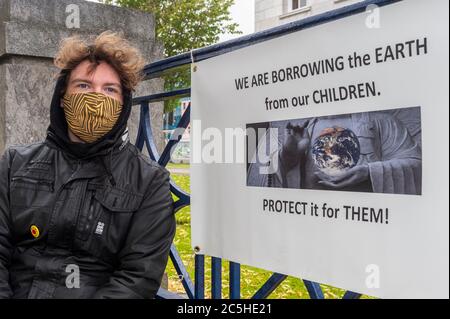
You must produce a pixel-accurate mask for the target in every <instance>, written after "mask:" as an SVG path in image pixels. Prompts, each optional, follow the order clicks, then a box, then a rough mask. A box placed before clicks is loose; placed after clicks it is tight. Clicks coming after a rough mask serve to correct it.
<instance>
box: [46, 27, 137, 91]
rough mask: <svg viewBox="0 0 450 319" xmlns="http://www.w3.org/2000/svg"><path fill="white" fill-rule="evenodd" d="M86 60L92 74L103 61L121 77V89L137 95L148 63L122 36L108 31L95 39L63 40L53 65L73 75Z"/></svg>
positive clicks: (77, 37)
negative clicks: (122, 87) (72, 72)
mask: <svg viewBox="0 0 450 319" xmlns="http://www.w3.org/2000/svg"><path fill="white" fill-rule="evenodd" d="M84 60H89V61H90V62H92V66H91V68H90V70H89V72H92V71H93V70H94V69H95V68H96V66H97V65H98V64H99V63H100V62H101V61H104V62H106V63H108V64H109V65H111V66H112V67H113V68H114V69H115V70H116V72H117V73H118V74H119V77H120V79H121V82H122V85H123V86H124V87H125V88H126V89H128V90H130V91H134V90H135V88H136V86H137V85H138V83H139V82H140V81H141V80H142V78H143V74H142V70H143V68H144V65H145V61H144V59H143V57H142V55H141V53H140V52H139V50H138V49H137V48H135V47H133V46H132V45H131V44H130V43H129V42H128V41H127V40H126V39H124V37H123V36H122V35H121V34H118V33H115V32H112V31H105V32H103V33H101V34H100V35H98V36H97V37H96V38H95V39H92V38H90V39H82V38H81V37H80V36H77V35H76V36H72V37H69V38H66V39H64V40H62V42H61V44H60V47H59V51H58V53H57V54H56V57H55V60H54V64H55V66H56V67H58V68H59V69H61V70H62V71H65V72H69V73H70V72H71V71H72V70H73V69H74V68H76V67H77V66H78V65H79V64H80V63H81V62H83V61H84Z"/></svg>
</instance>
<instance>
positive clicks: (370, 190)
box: [191, 0, 449, 298]
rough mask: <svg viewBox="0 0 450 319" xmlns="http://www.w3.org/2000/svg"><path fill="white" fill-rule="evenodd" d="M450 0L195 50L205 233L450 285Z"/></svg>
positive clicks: (196, 200)
mask: <svg viewBox="0 0 450 319" xmlns="http://www.w3.org/2000/svg"><path fill="white" fill-rule="evenodd" d="M448 7H449V2H448V1H444V0H431V1H422V0H405V1H401V2H397V3H393V4H389V5H386V6H383V7H380V8H375V7H372V8H370V10H368V11H367V12H364V13H358V14H354V15H351V16H348V17H345V18H342V19H339V20H334V21H331V22H327V23H323V24H320V25H317V26H314V27H311V28H307V29H304V30H301V31H297V32H295V33H291V34H288V35H284V36H281V37H278V38H276V39H272V40H269V41H265V42H262V43H259V44H255V45H252V46H249V47H246V48H243V49H239V50H237V51H233V52H230V53H227V54H223V55H220V56H218V57H215V58H211V59H208V60H205V61H201V62H199V63H195V72H193V76H192V105H193V107H192V120H191V125H192V135H191V139H192V158H191V160H192V167H191V191H192V246H193V247H198V248H199V249H200V253H201V254H205V255H210V256H216V257H222V258H224V259H227V260H231V261H234V262H238V263H241V264H244V265H251V266H255V267H259V268H263V269H267V270H270V271H274V272H278V273H282V274H286V275H292V276H295V277H299V278H302V279H307V280H311V281H315V282H320V283H326V284H330V285H334V286H336V287H340V288H344V289H348V290H352V291H355V292H359V293H365V294H368V295H372V296H378V297H383V298H391V297H393V298H400V297H412V298H416V297H445V298H448V295H449V199H448V198H449V197H448V193H449V181H448V177H449V142H448V136H449V135H448V134H449V123H448V118H449V93H448V92H449V91H448V87H449V80H448V79H449V78H448V75H449V74H448V66H449V65H448V61H449V47H448V43H449V42H448V37H449V34H448V32H449V31H448V21H449V16H448V15H449V13H448V12H449V10H448V9H449V8H448Z"/></svg>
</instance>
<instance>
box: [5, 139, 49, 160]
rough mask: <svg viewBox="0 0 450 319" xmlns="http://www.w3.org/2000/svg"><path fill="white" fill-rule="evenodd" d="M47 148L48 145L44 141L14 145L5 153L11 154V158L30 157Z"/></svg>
mask: <svg viewBox="0 0 450 319" xmlns="http://www.w3.org/2000/svg"><path fill="white" fill-rule="evenodd" d="M45 147H46V145H45V142H43V141H41V142H36V143H31V144H12V145H10V146H8V147H7V148H6V150H5V153H7V154H9V155H10V156H11V157H16V156H20V157H29V156H33V155H34V154H36V152H39V151H40V150H42V149H43V148H45Z"/></svg>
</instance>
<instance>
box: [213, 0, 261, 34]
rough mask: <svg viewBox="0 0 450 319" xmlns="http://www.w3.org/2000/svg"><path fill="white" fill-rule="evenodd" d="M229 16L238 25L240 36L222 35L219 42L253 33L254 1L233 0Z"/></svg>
mask: <svg viewBox="0 0 450 319" xmlns="http://www.w3.org/2000/svg"><path fill="white" fill-rule="evenodd" d="M231 16H232V18H233V20H234V22H237V23H238V24H239V30H241V31H242V32H243V33H242V34H241V35H229V34H226V35H223V36H221V37H220V41H226V40H230V39H233V38H237V37H240V36H243V35H246V34H250V33H253V32H255V0H234V5H233V6H232V7H231Z"/></svg>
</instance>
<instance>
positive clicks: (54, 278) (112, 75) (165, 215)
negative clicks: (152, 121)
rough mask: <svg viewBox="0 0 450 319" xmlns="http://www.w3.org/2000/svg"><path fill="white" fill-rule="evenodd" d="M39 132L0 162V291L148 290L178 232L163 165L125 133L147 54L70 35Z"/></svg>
mask: <svg viewBox="0 0 450 319" xmlns="http://www.w3.org/2000/svg"><path fill="white" fill-rule="evenodd" d="M55 65H56V66H57V67H58V68H59V70H60V72H59V74H58V79H57V82H56V88H55V91H54V95H53V98H52V102H51V106H50V125H49V127H48V130H47V137H46V139H45V140H44V141H42V142H39V143H35V144H30V145H22V146H11V147H10V148H8V149H7V150H6V151H5V153H4V154H3V156H2V158H1V160H0V298H39V299H41V298H133V299H134V298H154V297H155V296H156V294H157V291H158V289H159V286H160V284H161V280H162V276H163V274H164V270H165V267H166V264H167V260H168V256H169V251H170V247H171V244H172V240H173V237H174V235H175V228H176V226H175V225H176V224H175V217H174V211H173V200H172V196H171V193H170V184H169V173H168V171H167V170H166V169H165V168H163V167H161V166H159V165H158V164H157V163H155V162H153V161H152V160H150V159H149V158H148V157H146V156H145V155H143V154H142V153H141V152H140V151H139V150H138V149H137V148H136V147H135V146H134V145H132V144H131V143H130V141H129V137H128V129H127V121H128V118H129V116H130V112H131V107H132V92H133V91H134V90H135V88H136V86H137V85H138V83H139V81H140V80H141V79H142V69H143V67H144V60H143V58H142V56H141V54H140V53H139V51H138V50H137V49H136V48H134V47H133V46H132V45H131V44H130V43H129V42H128V41H127V40H125V39H124V38H123V36H121V35H119V34H117V33H114V32H111V31H106V32H103V33H101V34H100V35H98V36H97V37H96V38H92V39H83V38H81V37H78V36H74V37H70V38H67V39H65V40H63V42H62V43H61V46H60V49H59V52H58V53H57V56H56V58H55Z"/></svg>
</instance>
